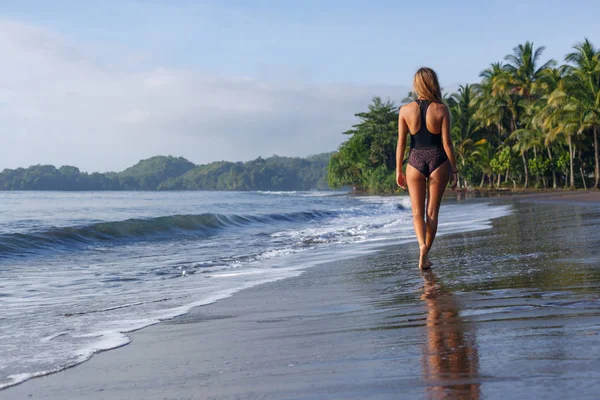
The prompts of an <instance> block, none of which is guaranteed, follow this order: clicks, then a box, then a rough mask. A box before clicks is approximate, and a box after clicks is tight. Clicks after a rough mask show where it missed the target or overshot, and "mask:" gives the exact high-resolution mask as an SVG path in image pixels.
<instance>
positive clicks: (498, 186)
mask: <svg viewBox="0 0 600 400" xmlns="http://www.w3.org/2000/svg"><path fill="white" fill-rule="evenodd" d="M501 178H502V174H501V173H500V172H498V184H497V185H496V187H497V188H498V189H500V183H501V182H500V180H501Z"/></svg>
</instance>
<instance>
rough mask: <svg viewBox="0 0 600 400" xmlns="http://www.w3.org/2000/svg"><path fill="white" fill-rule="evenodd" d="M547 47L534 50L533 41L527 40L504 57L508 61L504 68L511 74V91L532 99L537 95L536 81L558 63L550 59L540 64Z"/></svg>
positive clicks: (528, 99)
mask: <svg viewBox="0 0 600 400" xmlns="http://www.w3.org/2000/svg"><path fill="white" fill-rule="evenodd" d="M545 49H546V48H545V47H544V46H540V47H538V48H537V49H535V50H534V47H533V42H525V44H520V45H518V46H517V47H515V48H513V54H509V55H507V56H506V57H504V59H505V60H506V61H508V63H507V64H505V65H504V69H505V70H506V71H507V72H508V73H509V74H510V79H509V84H510V86H511V92H512V93H516V94H518V95H519V96H521V97H523V98H525V99H526V100H527V101H530V100H531V99H532V98H533V97H534V96H535V95H536V93H535V92H536V91H535V89H536V87H537V85H536V82H537V81H538V80H539V79H540V78H541V77H542V76H543V74H544V73H545V71H546V70H547V69H548V68H551V67H553V66H555V65H556V61H554V60H548V61H546V62H545V63H544V64H542V65H541V66H538V64H539V62H540V57H541V56H542V53H543V52H544V50H545Z"/></svg>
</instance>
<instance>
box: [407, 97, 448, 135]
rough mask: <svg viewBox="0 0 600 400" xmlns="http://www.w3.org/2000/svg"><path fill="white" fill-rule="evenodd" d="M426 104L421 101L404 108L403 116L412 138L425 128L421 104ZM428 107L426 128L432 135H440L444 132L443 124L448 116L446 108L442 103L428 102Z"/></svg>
mask: <svg viewBox="0 0 600 400" xmlns="http://www.w3.org/2000/svg"><path fill="white" fill-rule="evenodd" d="M419 103H424V102H423V101H421V100H418V101H413V102H412V103H409V104H407V105H405V106H404V107H402V114H403V117H404V120H405V121H406V124H407V125H408V130H409V131H410V134H411V136H412V135H416V134H417V133H419V132H420V131H421V129H422V128H423V127H422V126H421V119H422V115H421V110H420V104H419ZM427 103H428V107H427V108H426V114H425V122H426V124H425V128H426V129H427V130H428V131H429V132H430V133H432V134H436V135H439V134H441V132H442V122H443V120H444V115H445V114H446V106H445V105H444V104H442V103H435V102H427Z"/></svg>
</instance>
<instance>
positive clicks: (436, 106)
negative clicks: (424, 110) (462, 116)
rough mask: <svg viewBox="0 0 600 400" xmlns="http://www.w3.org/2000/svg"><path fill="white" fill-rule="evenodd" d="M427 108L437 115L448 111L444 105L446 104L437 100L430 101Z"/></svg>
mask: <svg viewBox="0 0 600 400" xmlns="http://www.w3.org/2000/svg"><path fill="white" fill-rule="evenodd" d="M429 109H430V110H432V111H433V112H434V113H436V114H439V115H446V114H448V112H449V111H448V106H446V104H444V103H437V102H435V103H431V104H430V105H429Z"/></svg>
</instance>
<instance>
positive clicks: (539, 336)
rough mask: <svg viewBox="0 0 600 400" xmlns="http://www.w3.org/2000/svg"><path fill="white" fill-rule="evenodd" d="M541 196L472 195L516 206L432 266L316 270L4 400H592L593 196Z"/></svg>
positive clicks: (377, 261)
mask: <svg viewBox="0 0 600 400" xmlns="http://www.w3.org/2000/svg"><path fill="white" fill-rule="evenodd" d="M591 195H592V196H595V195H596V194H595V193H592V194H591ZM548 197H549V196H545V195H542V196H541V198H540V196H538V197H537V198H536V197H535V196H528V197H523V196H518V197H513V198H501V199H495V200H489V199H488V200H471V201H495V202H501V203H506V204H511V205H512V207H513V208H514V212H513V214H512V215H510V216H508V217H504V218H501V219H498V220H496V221H494V224H493V227H492V228H491V229H488V230H483V231H477V232H471V233H465V234H456V235H451V236H446V237H440V238H438V239H437V240H436V243H435V245H434V250H433V252H432V259H433V261H434V264H435V265H434V269H433V270H432V272H429V273H423V274H422V273H420V272H419V271H418V270H417V268H416V265H417V257H416V254H417V247H416V244H414V245H398V246H391V247H387V248H384V249H382V250H381V251H379V252H377V253H374V254H371V255H367V256H362V257H357V258H354V259H350V260H344V261H339V262H334V263H329V264H325V265H321V266H317V267H313V268H310V269H308V270H307V271H306V272H305V273H304V274H302V275H301V276H299V277H296V278H291V279H286V280H282V281H278V282H274V283H269V284H264V285H261V286H257V287H254V288H252V289H248V290H245V291H242V292H239V293H237V294H235V295H234V296H232V297H230V298H228V299H224V300H221V301H219V302H217V303H215V304H213V305H210V306H205V307H198V308H196V309H194V310H193V311H192V312H191V313H190V314H188V315H186V316H182V317H180V318H176V319H174V320H172V321H168V322H165V323H162V324H159V325H155V326H153V327H149V328H146V329H143V330H141V331H138V332H135V333H133V334H132V335H131V337H132V343H131V344H130V345H128V346H125V347H123V348H120V349H116V350H112V351H108V352H104V353H101V354H97V355H96V356H94V357H93V358H92V360H91V361H89V362H86V363H84V364H82V365H79V366H77V367H75V368H72V369H69V370H66V371H63V372H60V373H57V374H53V375H50V376H47V377H42V378H37V379H33V380H30V381H27V382H25V383H24V384H22V385H19V386H16V387H13V388H9V389H7V390H4V391H0V399H30V398H34V399H75V398H86V399H322V398H336V399H338V398H339V399H367V398H368V399H398V398H408V399H411V398H415V399H422V398H427V399H430V398H433V399H454V398H463V399H478V398H486V399H490V398H491V399H496V398H498V399H507V398H510V399H517V398H527V399H530V398H544V399H546V400H547V399H566V398H578V399H596V398H598V393H600V299H599V293H600V290H599V289H600V251H599V250H600V235H599V232H600V229H599V228H598V226H599V224H600V203H599V202H597V201H595V200H594V201H576V200H573V199H572V198H563V197H562V196H560V199H551V200H549V199H548ZM580 199H581V197H580ZM441 223H443V216H442V218H441Z"/></svg>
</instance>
